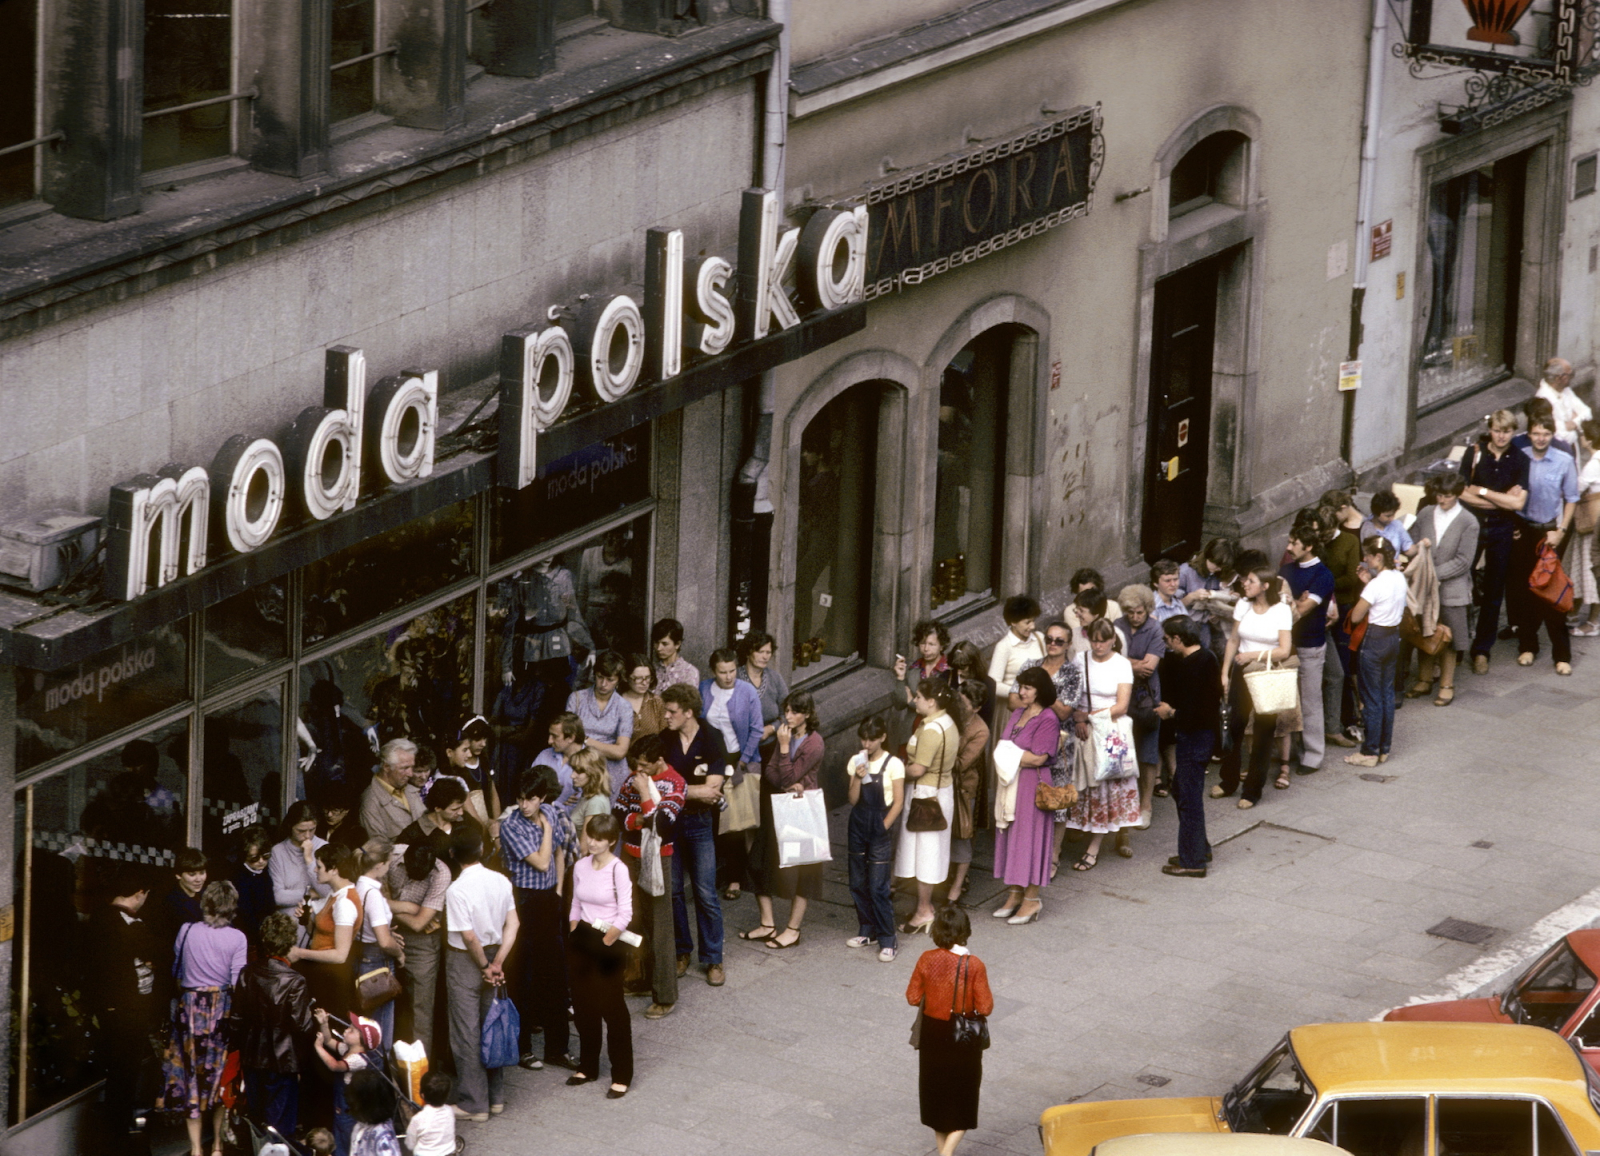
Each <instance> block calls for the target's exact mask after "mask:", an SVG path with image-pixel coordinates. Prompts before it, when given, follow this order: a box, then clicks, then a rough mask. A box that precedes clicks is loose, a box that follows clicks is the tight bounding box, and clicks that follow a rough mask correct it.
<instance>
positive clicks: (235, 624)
mask: <svg viewBox="0 0 1600 1156" xmlns="http://www.w3.org/2000/svg"><path fill="white" fill-rule="evenodd" d="M284 605H285V604H284V590H283V583H282V582H281V581H279V582H263V583H262V584H261V585H259V586H253V587H251V588H250V589H249V590H246V591H245V592H244V593H243V594H235V595H234V596H233V597H232V598H226V599H224V600H223V601H221V602H218V603H217V604H216V605H215V606H210V607H207V609H206V629H205V635H204V650H205V684H206V689H207V690H210V689H212V688H213V687H216V686H220V685H222V684H223V683H224V682H227V681H228V680H229V679H230V678H236V677H237V676H239V675H241V674H255V673H259V672H260V670H261V668H262V667H264V666H268V665H270V664H271V663H273V662H276V661H278V660H279V659H282V658H285V657H287V656H288V653H289V644H288V635H287V632H286V630H285V627H286V625H287V623H286V621H285V619H286V615H285V611H284Z"/></svg>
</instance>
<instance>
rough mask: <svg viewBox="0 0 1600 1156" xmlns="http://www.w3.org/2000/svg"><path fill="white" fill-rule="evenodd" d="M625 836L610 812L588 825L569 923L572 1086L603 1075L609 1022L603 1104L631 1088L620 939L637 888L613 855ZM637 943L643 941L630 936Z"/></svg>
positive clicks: (630, 1029)
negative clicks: (574, 1046) (574, 1043)
mask: <svg viewBox="0 0 1600 1156" xmlns="http://www.w3.org/2000/svg"><path fill="white" fill-rule="evenodd" d="M620 831H621V827H620V826H619V825H618V823H617V820H616V818H615V817H614V816H612V815H592V816H590V817H589V818H588V819H587V820H585V822H584V825H583V832H582V835H581V836H580V838H581V839H582V849H583V851H584V857H583V858H582V859H579V860H578V861H577V862H576V863H574V864H573V865H572V912H571V915H570V922H569V924H568V927H569V930H570V931H571V933H572V934H571V935H570V936H569V937H568V939H567V974H568V976H569V977H570V979H571V983H572V1018H573V1020H574V1021H576V1023H577V1025H578V1071H577V1073H576V1074H575V1075H572V1076H569V1077H567V1083H568V1084H569V1085H571V1086H572V1087H577V1086H579V1085H580V1084H587V1083H590V1082H592V1081H594V1080H598V1079H599V1078H600V1025H601V1024H602V1023H604V1024H605V1034H606V1054H607V1055H608V1056H609V1058H610V1060H611V1088H610V1089H609V1090H608V1091H607V1092H606V1099H608V1100H620V1099H621V1098H622V1097H623V1096H626V1095H627V1094H628V1085H629V1084H631V1083H633V1021H632V1020H631V1019H630V1018H629V1016H628V1004H627V1001H625V1000H624V999H623V998H622V973H623V970H624V968H625V965H626V964H627V956H626V955H625V954H624V952H623V949H622V948H620V947H618V946H617V940H618V939H619V938H620V937H621V936H622V934H623V932H625V931H627V929H628V924H629V923H630V922H631V921H632V919H633V883H632V881H631V880H630V879H629V878H628V870H627V868H626V867H624V866H623V865H622V862H621V861H620V860H619V859H618V858H617V857H616V856H615V855H613V854H612V853H611V847H612V844H614V843H615V842H616V841H617V835H618V833H619V832H620ZM633 941H634V942H635V943H637V942H638V936H634V937H633Z"/></svg>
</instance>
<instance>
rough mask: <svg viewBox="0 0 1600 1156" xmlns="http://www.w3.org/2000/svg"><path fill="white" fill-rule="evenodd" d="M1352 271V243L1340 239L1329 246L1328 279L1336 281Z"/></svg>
mask: <svg viewBox="0 0 1600 1156" xmlns="http://www.w3.org/2000/svg"><path fill="white" fill-rule="evenodd" d="M1349 271H1350V244H1349V242H1347V241H1340V242H1338V243H1337V244H1334V245H1329V246H1328V280H1329V281H1335V280H1337V279H1338V278H1340V277H1343V276H1344V275H1345V274H1346V273H1348V272H1349Z"/></svg>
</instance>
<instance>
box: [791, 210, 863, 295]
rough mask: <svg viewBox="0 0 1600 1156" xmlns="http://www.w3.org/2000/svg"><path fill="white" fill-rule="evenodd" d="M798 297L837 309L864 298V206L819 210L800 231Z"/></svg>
mask: <svg viewBox="0 0 1600 1156" xmlns="http://www.w3.org/2000/svg"><path fill="white" fill-rule="evenodd" d="M799 281H800V285H799V288H800V295H801V297H802V299H803V300H804V301H805V303H806V305H807V306H809V307H811V308H814V309H838V308H839V307H840V306H842V305H851V304H854V303H855V302H857V301H861V300H863V299H865V297H866V295H867V207H866V206H865V205H858V206H856V207H855V208H853V209H821V210H819V211H817V212H815V213H813V214H811V219H810V220H809V221H807V222H806V226H805V228H804V229H802V230H800V277H799Z"/></svg>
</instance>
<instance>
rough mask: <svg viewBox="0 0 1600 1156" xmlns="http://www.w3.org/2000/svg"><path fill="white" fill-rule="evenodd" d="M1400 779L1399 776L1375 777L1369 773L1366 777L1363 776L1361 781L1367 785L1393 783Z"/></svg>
mask: <svg viewBox="0 0 1600 1156" xmlns="http://www.w3.org/2000/svg"><path fill="white" fill-rule="evenodd" d="M1399 777H1400V776H1399V775H1375V774H1372V773H1370V772H1369V773H1367V774H1365V775H1362V776H1361V779H1362V781H1363V782H1367V783H1392V782H1394V781H1395V780H1396V779H1398V778H1399Z"/></svg>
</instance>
